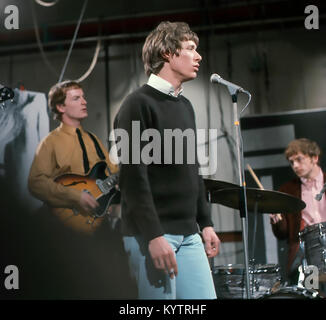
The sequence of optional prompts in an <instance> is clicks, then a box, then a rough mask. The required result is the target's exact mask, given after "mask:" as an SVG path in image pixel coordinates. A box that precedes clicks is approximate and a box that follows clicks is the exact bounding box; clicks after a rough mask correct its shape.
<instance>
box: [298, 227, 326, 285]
mask: <svg viewBox="0 0 326 320" xmlns="http://www.w3.org/2000/svg"><path fill="white" fill-rule="evenodd" d="M299 239H300V248H301V250H302V251H303V253H304V258H305V260H306V262H307V265H314V266H316V267H318V270H319V277H320V280H325V277H326V222H322V223H316V224H313V225H311V226H307V227H306V228H304V229H303V231H302V232H300V233H299ZM304 264H305V263H304Z"/></svg>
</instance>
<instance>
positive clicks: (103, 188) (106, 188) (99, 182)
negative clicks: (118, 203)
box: [96, 179, 112, 194]
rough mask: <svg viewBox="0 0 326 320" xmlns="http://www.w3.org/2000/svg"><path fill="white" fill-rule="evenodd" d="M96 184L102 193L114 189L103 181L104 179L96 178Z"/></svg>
mask: <svg viewBox="0 0 326 320" xmlns="http://www.w3.org/2000/svg"><path fill="white" fill-rule="evenodd" d="M96 185H97V186H98V187H99V189H100V190H101V192H102V193H104V194H107V193H109V192H110V190H111V189H112V186H111V185H110V184H108V183H103V181H102V180H100V179H96Z"/></svg>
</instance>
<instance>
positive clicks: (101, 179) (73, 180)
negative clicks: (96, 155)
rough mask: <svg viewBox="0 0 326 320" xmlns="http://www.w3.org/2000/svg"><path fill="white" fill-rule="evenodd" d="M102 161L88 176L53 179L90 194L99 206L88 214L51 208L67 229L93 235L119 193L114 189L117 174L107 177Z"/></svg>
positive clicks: (67, 209)
mask: <svg viewBox="0 0 326 320" xmlns="http://www.w3.org/2000/svg"><path fill="white" fill-rule="evenodd" d="M106 167H107V164H106V163H105V162H104V161H100V162H98V163H96V164H95V165H94V166H93V168H92V169H91V170H90V172H89V173H88V175H85V176H83V175H78V174H71V173H68V174H64V175H61V176H59V177H57V178H55V180H54V181H55V182H57V183H60V184H62V185H63V186H65V187H67V188H73V189H77V190H80V191H83V192H88V193H89V194H91V195H92V196H93V197H94V198H95V199H96V200H97V202H98V203H99V206H98V207H97V208H96V209H95V210H94V211H93V212H92V214H89V213H87V212H83V211H78V210H77V209H75V208H73V209H70V208H52V212H53V213H54V214H55V215H56V216H57V217H58V218H59V219H60V220H61V221H62V222H63V224H64V225H65V226H67V227H70V228H72V229H74V230H75V231H79V232H82V233H87V234H91V233H93V232H94V231H95V230H96V229H97V228H98V227H99V226H100V225H101V224H102V222H103V219H104V216H105V215H106V214H107V213H108V209H109V206H110V205H111V204H112V202H113V200H114V199H115V197H117V196H118V195H119V193H120V191H118V190H117V189H116V185H117V182H118V179H119V175H118V173H115V174H112V175H110V176H107V175H106V174H105V169H106Z"/></svg>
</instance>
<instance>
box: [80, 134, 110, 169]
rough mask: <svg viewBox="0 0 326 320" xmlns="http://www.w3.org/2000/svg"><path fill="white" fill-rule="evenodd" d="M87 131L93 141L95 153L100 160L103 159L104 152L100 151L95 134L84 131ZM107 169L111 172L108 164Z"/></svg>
mask: <svg viewBox="0 0 326 320" xmlns="http://www.w3.org/2000/svg"><path fill="white" fill-rule="evenodd" d="M86 132H87V133H88V135H89V136H90V137H91V139H92V140H93V142H94V146H95V149H96V153H97V155H98V156H99V157H100V159H101V160H105V154H104V152H103V151H102V149H101V147H100V144H99V143H98V141H97V139H96V138H95V136H94V135H93V134H92V133H90V132H89V131H86ZM107 169H108V171H109V174H112V172H111V170H110V168H109V166H107Z"/></svg>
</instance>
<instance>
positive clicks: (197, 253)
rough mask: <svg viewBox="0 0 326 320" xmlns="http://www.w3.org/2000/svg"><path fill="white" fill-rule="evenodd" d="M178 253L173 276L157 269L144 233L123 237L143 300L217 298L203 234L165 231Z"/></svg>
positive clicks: (139, 295) (176, 253)
mask: <svg viewBox="0 0 326 320" xmlns="http://www.w3.org/2000/svg"><path fill="white" fill-rule="evenodd" d="M164 238H165V239H166V240H167V241H168V242H169V244H170V245H171V247H172V249H173V251H174V252H175V255H176V260H177V264H178V275H177V276H176V277H174V278H173V279H170V277H169V276H168V275H166V274H165V273H164V272H162V271H160V270H158V269H156V268H155V267H154V264H153V262H152V259H151V257H150V254H149V251H148V243H147V241H144V239H143V238H142V237H141V236H136V237H123V241H124V247H125V250H126V252H127V255H128V259H129V266H130V271H131V274H132V276H133V277H134V278H135V279H136V283H137V285H138V298H139V299H216V293H215V287H214V281H213V278H212V273H211V269H210V266H209V263H208V258H207V256H206V253H205V249H204V245H203V243H202V240H201V237H200V236H199V234H192V235H190V236H182V235H181V236H180V235H171V234H165V235H164Z"/></svg>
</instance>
